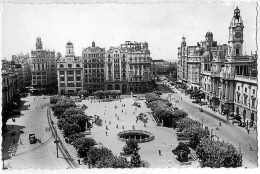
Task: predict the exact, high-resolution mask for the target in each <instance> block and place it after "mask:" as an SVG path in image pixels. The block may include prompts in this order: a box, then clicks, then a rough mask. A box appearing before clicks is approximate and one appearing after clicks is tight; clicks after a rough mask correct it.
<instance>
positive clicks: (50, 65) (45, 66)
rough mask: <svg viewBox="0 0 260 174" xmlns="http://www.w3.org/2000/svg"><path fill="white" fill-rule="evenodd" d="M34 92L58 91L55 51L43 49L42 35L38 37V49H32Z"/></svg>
mask: <svg viewBox="0 0 260 174" xmlns="http://www.w3.org/2000/svg"><path fill="white" fill-rule="evenodd" d="M31 71H32V87H33V89H32V93H51V92H56V91H57V72H56V71H57V69H56V58H55V51H49V50H43V49H42V41H41V38H40V37H37V39H36V50H32V51H31Z"/></svg>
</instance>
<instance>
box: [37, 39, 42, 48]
mask: <svg viewBox="0 0 260 174" xmlns="http://www.w3.org/2000/svg"><path fill="white" fill-rule="evenodd" d="M36 50H42V41H41V38H40V37H37V38H36Z"/></svg>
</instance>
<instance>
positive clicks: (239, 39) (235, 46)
mask: <svg viewBox="0 0 260 174" xmlns="http://www.w3.org/2000/svg"><path fill="white" fill-rule="evenodd" d="M243 29H244V25H243V21H242V18H241V16H240V10H239V9H238V7H237V8H236V9H235V10H234V16H233V18H232V20H231V22H230V26H229V41H228V44H229V52H228V54H229V56H242V54H243V42H244V40H243Z"/></svg>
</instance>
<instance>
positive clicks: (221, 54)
mask: <svg viewBox="0 0 260 174" xmlns="http://www.w3.org/2000/svg"><path fill="white" fill-rule="evenodd" d="M243 30H244V24H243V20H242V17H241V16H240V10H239V9H238V7H237V8H236V9H235V10H234V15H233V18H232V20H231V23H230V26H229V41H228V45H227V44H223V45H218V44H217V42H216V41H214V40H213V34H212V33H211V32H207V33H206V35H205V41H203V42H201V43H200V44H199V43H198V44H197V46H196V47H195V46H186V41H185V38H184V37H183V38H182V43H181V47H179V48H178V71H177V73H178V81H179V83H182V84H186V85H187V86H190V88H192V86H194V85H197V84H199V87H200V90H202V91H203V92H204V93H205V96H206V98H205V101H206V102H207V104H208V105H209V107H210V108H212V109H213V110H214V111H219V112H220V113H222V114H227V115H237V116H240V117H241V118H242V121H243V122H247V121H248V123H250V124H248V125H251V126H252V125H253V123H256V120H257V55H253V54H252V53H251V55H244V54H243V41H244V38H243ZM199 68H200V71H199V70H198V69H199ZM198 76H199V77H198ZM196 79H199V81H197V80H196ZM198 82H199V83H198ZM184 86H185V85H184ZM193 89H194V88H193Z"/></svg>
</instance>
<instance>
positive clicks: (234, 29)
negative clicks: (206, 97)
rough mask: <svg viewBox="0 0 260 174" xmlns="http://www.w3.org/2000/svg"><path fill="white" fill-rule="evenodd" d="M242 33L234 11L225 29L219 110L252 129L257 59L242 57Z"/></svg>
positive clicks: (254, 116)
mask: <svg viewBox="0 0 260 174" xmlns="http://www.w3.org/2000/svg"><path fill="white" fill-rule="evenodd" d="M243 30H244V24H243V20H242V17H241V16H240V10H239V9H238V7H237V8H236V9H235V10H234V16H233V18H232V20H231V23H230V26H229V41H228V44H229V45H228V54H227V56H226V58H225V67H224V68H223V71H222V72H221V78H222V91H221V109H224V110H227V111H228V113H230V114H233V113H234V114H235V115H238V116H241V118H242V120H243V121H244V122H245V121H247V120H249V121H250V123H251V124H250V125H252V124H253V123H256V119H257V95H256V94H257V55H253V54H251V55H250V56H249V55H243V41H244V37H243V36H244V35H243Z"/></svg>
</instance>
